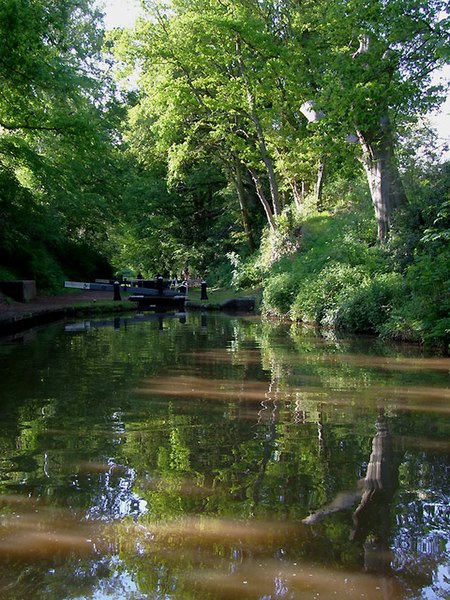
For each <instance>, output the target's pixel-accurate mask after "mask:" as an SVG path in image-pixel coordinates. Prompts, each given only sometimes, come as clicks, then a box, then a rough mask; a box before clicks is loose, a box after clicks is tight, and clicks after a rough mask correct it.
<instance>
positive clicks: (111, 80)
mask: <svg viewBox="0 0 450 600" xmlns="http://www.w3.org/2000/svg"><path fill="white" fill-rule="evenodd" d="M142 7H143V14H142V17H141V18H139V19H138V21H137V23H136V26H135V28H134V29H133V30H122V29H119V30H114V31H108V32H106V31H105V30H104V27H103V24H102V15H101V12H99V11H98V9H97V8H96V7H95V5H94V2H91V1H90V0H58V1H56V0H1V1H0V40H1V41H0V279H3V280H5V279H14V278H33V279H36V281H37V284H38V286H39V288H40V289H41V290H44V291H47V292H56V291H59V290H60V289H61V287H62V282H63V281H64V279H77V280H90V279H93V278H95V277H107V276H112V275H115V276H118V275H120V273H121V272H124V271H129V270H130V271H131V272H134V273H137V272H138V271H140V272H141V273H143V274H144V275H145V276H153V275H154V274H155V273H156V272H158V271H159V272H163V273H165V274H166V275H170V276H175V275H178V276H181V275H183V276H185V275H186V273H189V274H190V275H201V276H203V277H207V280H208V283H209V285H211V286H213V285H218V286H233V287H234V288H245V287H255V288H258V289H261V290H262V309H263V311H264V312H266V313H268V314H273V315H281V316H288V317H290V318H292V319H295V320H300V321H305V322H314V323H317V324H320V325H324V326H332V327H340V328H343V329H346V330H349V331H354V332H364V333H375V334H379V335H382V336H385V337H386V338H394V339H401V340H412V341H418V342H421V343H426V344H429V345H433V346H436V347H441V348H442V349H443V350H444V351H448V348H449V342H450V316H449V315H450V294H449V289H450V260H449V258H450V252H449V249H450V248H449V245H450V198H449V189H450V164H449V162H445V161H444V160H442V158H441V151H442V150H443V148H440V146H439V141H438V134H436V132H433V131H432V130H431V129H430V127H429V126H428V124H427V121H426V119H425V118H424V115H426V114H427V113H428V112H429V111H430V110H432V109H433V108H436V107H438V106H439V104H440V103H441V102H442V100H443V99H444V98H445V95H446V91H447V90H446V87H445V85H439V84H436V83H435V81H436V79H434V78H433V75H434V74H435V73H436V72H438V70H439V69H440V68H441V67H442V66H444V65H445V64H448V62H449V61H450V43H449V36H448V31H449V25H450V19H449V15H448V2H447V1H443V0H430V1H425V2H423V1H421V2H419V1H417V0H390V1H389V2H386V1H383V0H326V1H322V0H314V1H312V0H233V1H231V0H172V1H169V0H167V1H166V2H156V1H152V0H143V1H142Z"/></svg>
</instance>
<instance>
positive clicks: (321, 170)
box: [314, 158, 325, 210]
mask: <svg viewBox="0 0 450 600" xmlns="http://www.w3.org/2000/svg"><path fill="white" fill-rule="evenodd" d="M324 176H325V161H324V160H323V158H321V159H320V162H319V166H318V168H317V180H316V186H315V190H314V191H315V195H316V200H317V210H322V191H323V180H324Z"/></svg>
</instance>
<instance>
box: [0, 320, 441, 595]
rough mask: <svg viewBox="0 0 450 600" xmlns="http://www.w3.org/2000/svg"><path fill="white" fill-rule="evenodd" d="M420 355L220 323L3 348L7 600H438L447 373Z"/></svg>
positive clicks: (0, 532)
mask: <svg viewBox="0 0 450 600" xmlns="http://www.w3.org/2000/svg"><path fill="white" fill-rule="evenodd" d="M87 323H89V324H88V325H87ZM415 352H416V354H414V352H413V351H412V350H411V349H408V352H407V354H405V355H402V354H401V353H399V351H398V349H392V348H386V351H385V353H384V354H383V352H380V350H379V346H377V345H376V344H375V343H374V345H371V344H370V343H369V342H368V340H364V341H363V343H362V344H361V342H360V341H358V339H355V338H352V339H333V337H332V336H328V337H327V338H320V337H317V334H316V333H313V334H311V333H307V332H305V331H301V332H299V330H298V329H296V328H289V327H288V326H286V325H273V324H271V323H261V322H260V321H258V320H257V319H256V318H254V317H252V318H251V319H238V318H225V317H223V316H222V315H214V314H208V315H202V314H194V315H191V314H189V315H188V317H187V318H186V317H185V316H179V315H173V316H168V315H165V316H163V317H161V318H160V317H158V316H157V315H152V319H145V318H141V317H139V318H138V319H136V320H134V321H129V320H122V318H120V319H119V318H117V319H115V320H111V321H95V322H94V321H89V322H86V321H83V322H80V323H76V324H72V325H71V326H70V327H69V328H68V327H65V328H64V327H61V326H54V327H48V328H45V329H42V330H39V331H37V332H35V334H34V336H29V337H27V339H26V340H25V339H23V340H20V341H19V340H12V341H11V340H10V341H9V342H8V343H6V344H4V345H0V356H1V358H2V377H1V378H0V396H1V398H2V402H1V403H0V416H1V418H2V421H1V422H2V426H1V427H0V449H1V454H0V494H1V495H0V555H1V557H2V561H1V564H0V596H1V597H2V598H11V599H12V598H25V597H33V598H44V597H45V598H70V597H76V598H91V597H96V598H103V597H110V598H167V599H169V598H170V599H172V598H173V599H176V598H183V600H185V599H189V598H196V599H198V598H201V599H205V600H208V599H209V598H214V599H221V598H233V599H236V598H252V599H253V598H254V599H259V600H266V599H275V598H304V597H305V598H308V597H317V595H318V594H320V597H325V598H327V597H336V596H337V597H349V598H354V597H361V596H364V597H368V598H378V597H379V598H416V597H422V596H426V597H430V598H433V597H439V596H441V597H444V596H445V595H446V594H448V593H449V592H450V585H449V582H448V580H447V579H446V576H445V573H446V569H447V568H448V566H449V564H448V562H449V558H448V557H449V550H450V548H449V542H448V539H449V525H448V523H449V513H448V506H449V489H450V485H449V484H450V481H449V469H448V464H449V461H448V450H449V439H450V436H449V429H450V417H449V414H448V412H449V402H448V400H449V389H448V372H449V367H450V361H448V360H447V359H443V358H435V357H427V356H424V357H421V356H420V355H419V352H418V351H417V350H416V351H415Z"/></svg>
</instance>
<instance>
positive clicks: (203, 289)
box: [200, 279, 208, 300]
mask: <svg viewBox="0 0 450 600" xmlns="http://www.w3.org/2000/svg"><path fill="white" fill-rule="evenodd" d="M200 300H208V294H207V293H206V281H205V280H204V279H203V280H202V282H201V284H200Z"/></svg>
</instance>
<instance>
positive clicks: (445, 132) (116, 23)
mask: <svg viewBox="0 0 450 600" xmlns="http://www.w3.org/2000/svg"><path fill="white" fill-rule="evenodd" d="M98 5H99V6H100V7H101V8H102V10H103V12H104V13H105V26H106V28H107V29H112V28H114V27H130V26H132V25H133V23H134V21H135V19H136V17H137V15H138V14H139V10H140V9H139V0H98ZM443 73H444V74H443V78H444V79H447V81H448V80H450V66H449V67H447V68H446V69H445V70H444V72H443ZM429 117H430V120H431V122H432V124H433V126H434V127H435V128H436V132H437V135H438V138H439V144H442V145H443V144H446V145H447V146H448V148H449V150H448V151H447V152H446V153H445V157H446V158H450V97H448V98H447V101H446V102H445V103H444V104H443V105H442V106H441V109H440V110H439V112H438V113H437V114H434V115H429Z"/></svg>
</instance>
